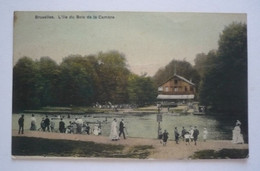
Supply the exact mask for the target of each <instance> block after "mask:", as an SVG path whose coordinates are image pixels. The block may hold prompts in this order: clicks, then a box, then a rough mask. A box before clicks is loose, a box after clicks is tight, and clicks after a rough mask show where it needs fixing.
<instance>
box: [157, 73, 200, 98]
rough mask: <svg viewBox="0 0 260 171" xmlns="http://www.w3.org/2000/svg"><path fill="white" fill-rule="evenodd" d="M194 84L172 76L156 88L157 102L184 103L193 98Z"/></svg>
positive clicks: (180, 77) (177, 76) (175, 75)
mask: <svg viewBox="0 0 260 171" xmlns="http://www.w3.org/2000/svg"><path fill="white" fill-rule="evenodd" d="M195 93H196V88H195V84H194V83H192V82H191V81H189V80H187V79H186V78H184V77H182V76H179V75H177V74H174V76H173V77H171V78H170V79H168V80H167V81H166V82H164V83H163V84H161V85H160V86H159V87H158V96H157V100H161V101H174V102H180V101H181V102H186V101H188V100H193V99H194V98H195Z"/></svg>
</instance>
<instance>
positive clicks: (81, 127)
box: [18, 115, 244, 146]
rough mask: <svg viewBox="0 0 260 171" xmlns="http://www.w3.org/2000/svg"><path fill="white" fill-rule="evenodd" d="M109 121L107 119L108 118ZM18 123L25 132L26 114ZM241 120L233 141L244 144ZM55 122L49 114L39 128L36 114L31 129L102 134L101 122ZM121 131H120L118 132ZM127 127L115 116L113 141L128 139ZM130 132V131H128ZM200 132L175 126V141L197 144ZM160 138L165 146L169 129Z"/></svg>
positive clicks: (160, 130) (194, 128)
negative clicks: (56, 124)
mask: <svg viewBox="0 0 260 171" xmlns="http://www.w3.org/2000/svg"><path fill="white" fill-rule="evenodd" d="M106 122H107V120H106ZM18 125H19V131H18V134H20V133H21V134H23V133H24V115H21V117H20V118H19V120H18ZM240 126H241V122H240V121H239V120H237V121H236V124H235V127H234V129H233V130H232V143H235V144H243V143H244V139H243V135H242V134H241V128H240ZM54 127H55V123H54V122H52V121H51V120H50V119H49V118H48V116H46V117H45V118H42V121H41V123H40V128H39V129H37V126H36V119H35V117H34V115H32V117H31V125H30V130H31V131H36V130H38V131H48V132H60V133H73V134H81V133H86V134H88V135H89V134H90V133H92V134H94V135H101V132H102V131H101V130H102V129H101V122H97V123H95V124H94V127H93V128H92V129H91V128H90V126H89V124H88V123H87V122H86V121H85V122H83V121H82V119H78V118H75V120H74V121H69V125H68V126H65V122H64V121H63V118H60V121H59V129H58V131H57V130H55V128H54ZM118 131H119V133H118ZM125 133H127V129H126V127H125V122H124V120H123V119H122V120H121V121H120V123H119V124H118V122H117V119H116V118H114V119H113V121H112V122H111V129H110V135H109V138H110V139H111V140H112V141H117V140H119V139H120V136H121V135H123V138H124V139H126V134H125ZM202 133H203V135H202V136H203V141H206V140H207V136H208V130H207V129H206V128H204V129H203V131H202ZM127 134H128V133H127ZM199 134H200V131H199V130H198V128H197V127H196V126H195V127H192V126H191V127H190V129H189V130H186V129H185V128H184V127H182V131H181V132H180V133H179V131H178V128H177V127H175V128H174V137H175V142H176V144H179V139H180V138H182V140H183V141H185V143H186V145H188V144H190V142H194V145H197V140H198V136H199ZM158 138H159V139H160V142H161V143H162V144H163V145H164V146H165V145H166V144H167V140H168V138H169V133H168V132H167V130H164V132H162V129H159V132H158Z"/></svg>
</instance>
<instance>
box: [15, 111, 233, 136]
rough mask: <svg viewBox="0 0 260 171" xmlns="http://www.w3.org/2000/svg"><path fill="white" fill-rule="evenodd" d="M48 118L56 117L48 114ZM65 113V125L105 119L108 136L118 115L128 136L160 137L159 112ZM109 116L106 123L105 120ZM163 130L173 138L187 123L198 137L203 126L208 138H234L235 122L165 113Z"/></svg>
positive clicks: (104, 132)
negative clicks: (71, 122)
mask: <svg viewBox="0 0 260 171" xmlns="http://www.w3.org/2000/svg"><path fill="white" fill-rule="evenodd" d="M20 116H21V115H20V114H19V115H18V114H13V118H12V129H14V130H18V119H19V117H20ZM48 116H49V118H52V117H54V116H53V115H48ZM63 116H64V122H65V126H68V124H69V121H74V120H75V118H81V119H82V120H83V121H87V122H90V123H91V124H90V127H91V128H93V127H94V122H97V121H101V122H102V135H103V136H109V133H110V126H111V122H112V120H113V119H114V118H117V121H118V125H119V122H120V121H121V119H124V122H125V126H126V128H127V135H128V136H129V137H143V138H157V130H158V122H157V114H138V113H136V114H135V113H134V114H133V113H131V114H105V113H102V114H87V115H71V116H70V118H67V115H62V116H61V117H63ZM43 117H45V115H42V114H35V118H36V125H37V129H38V128H40V122H41V120H42V118H43ZM106 118H107V122H103V121H105V119H106ZM24 119H25V121H24V129H25V130H29V128H30V120H31V114H25V116H24ZM53 121H54V122H55V129H58V125H59V121H60V120H59V119H55V120H53ZM160 125H161V128H162V129H163V130H165V129H166V130H167V131H168V132H169V139H174V127H178V130H179V132H181V130H182V127H183V126H184V127H185V128H186V129H187V130H189V128H190V126H197V128H198V129H199V131H200V135H199V139H202V135H203V128H207V130H208V139H212V140H231V138H232V129H233V126H234V123H230V122H221V123H220V122H219V121H217V120H216V119H215V118H214V117H212V116H207V115H203V116H199V115H179V116H176V115H173V114H170V113H165V114H163V115H162V122H161V123H160Z"/></svg>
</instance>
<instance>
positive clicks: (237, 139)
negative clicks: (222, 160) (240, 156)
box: [232, 120, 244, 144]
mask: <svg viewBox="0 0 260 171" xmlns="http://www.w3.org/2000/svg"><path fill="white" fill-rule="evenodd" d="M240 125H241V122H240V121H239V120H237V122H236V126H235V127H234V129H233V131H232V133H233V138H232V142H233V143H235V144H244V139H243V135H242V134H241V128H240Z"/></svg>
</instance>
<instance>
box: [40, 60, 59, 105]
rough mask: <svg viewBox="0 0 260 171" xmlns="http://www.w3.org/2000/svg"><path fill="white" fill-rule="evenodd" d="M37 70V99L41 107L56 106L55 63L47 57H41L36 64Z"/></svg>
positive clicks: (56, 67)
mask: <svg viewBox="0 0 260 171" xmlns="http://www.w3.org/2000/svg"><path fill="white" fill-rule="evenodd" d="M37 65H38V68H39V77H38V79H37V82H38V84H37V85H38V87H37V89H38V90H39V99H40V102H41V106H48V105H50V106H54V105H57V101H58V98H57V93H56V92H57V90H58V80H59V74H60V71H59V67H58V65H57V63H56V62H55V61H54V60H52V59H51V58H49V57H42V58H41V59H40V61H39V62H37Z"/></svg>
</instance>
